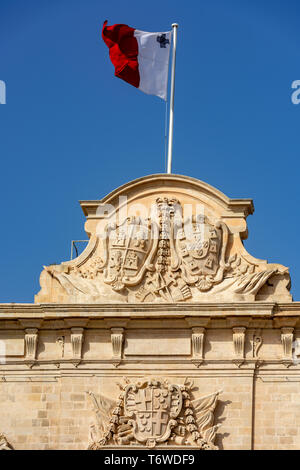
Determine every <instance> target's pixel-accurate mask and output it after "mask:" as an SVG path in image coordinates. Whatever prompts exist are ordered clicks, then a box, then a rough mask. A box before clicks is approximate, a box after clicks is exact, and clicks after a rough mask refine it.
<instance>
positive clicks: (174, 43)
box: [167, 23, 178, 174]
mask: <svg viewBox="0 0 300 470" xmlns="http://www.w3.org/2000/svg"><path fill="white" fill-rule="evenodd" d="M172 28H173V35H172V36H173V50H172V71H171V94H170V117H169V142H168V170H167V172H168V174H170V173H172V151H173V126H174V91H175V65H176V45H177V28H178V24H177V23H173V24H172Z"/></svg>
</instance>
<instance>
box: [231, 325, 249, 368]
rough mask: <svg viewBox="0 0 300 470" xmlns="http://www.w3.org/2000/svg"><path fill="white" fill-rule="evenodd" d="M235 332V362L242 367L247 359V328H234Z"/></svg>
mask: <svg viewBox="0 0 300 470" xmlns="http://www.w3.org/2000/svg"><path fill="white" fill-rule="evenodd" d="M232 332H233V335H232V336H233V348H234V354H235V358H234V359H233V362H234V363H235V364H237V366H238V367H240V366H241V365H242V364H243V362H244V359H245V332H246V328H245V327H244V326H238V327H234V328H232Z"/></svg>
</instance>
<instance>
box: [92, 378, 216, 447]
mask: <svg viewBox="0 0 300 470" xmlns="http://www.w3.org/2000/svg"><path fill="white" fill-rule="evenodd" d="M120 388H121V394H120V396H119V398H118V400H115V401H114V400H111V399H109V398H107V397H104V396H103V395H100V396H99V397H98V399H97V398H96V396H95V395H94V394H93V393H92V392H88V393H89V395H90V396H91V398H92V400H93V404H94V410H95V413H96V418H97V421H96V423H95V424H93V425H92V426H91V433H90V440H91V442H90V445H89V449H91V450H100V449H102V448H104V447H105V446H116V447H120V446H122V447H123V446H127V445H129V446H132V445H135V446H138V447H139V446H146V447H155V446H157V445H163V446H193V447H196V448H199V449H203V450H210V449H217V447H216V446H215V444H214V440H215V436H216V432H217V429H218V427H219V425H214V424H213V422H214V410H215V407H216V405H217V401H218V395H219V393H220V392H216V393H212V394H210V395H207V396H205V397H201V398H198V399H192V390H193V382H192V381H190V380H188V379H186V380H185V382H184V384H182V385H176V384H170V383H169V382H168V381H167V380H163V381H161V380H154V379H149V380H144V381H139V382H130V381H129V380H128V379H125V385H120Z"/></svg>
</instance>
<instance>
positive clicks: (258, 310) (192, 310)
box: [0, 302, 300, 320]
mask: <svg viewBox="0 0 300 470" xmlns="http://www.w3.org/2000/svg"><path fill="white" fill-rule="evenodd" d="M240 316H243V317H264V318H268V319H275V318H277V317H295V316H296V317H297V316H299V318H300V302H291V303H276V302H232V303H193V304H180V303H177V304H173V303H170V304H163V305H162V304H147V303H144V304H140V305H137V304H16V303H11V304H0V320H14V319H32V320H33V319H35V320H38V319H41V320H47V319H53V318H68V317H69V318H74V317H76V318H78V317H80V318H82V319H84V318H94V319H96V318H109V317H125V318H135V319H138V318H141V317H144V318H145V317H146V318H186V317H210V318H211V319H218V318H227V317H240Z"/></svg>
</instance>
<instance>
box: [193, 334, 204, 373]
mask: <svg viewBox="0 0 300 470" xmlns="http://www.w3.org/2000/svg"><path fill="white" fill-rule="evenodd" d="M204 339H205V328H192V362H193V363H194V364H195V365H196V366H197V367H199V366H200V365H201V364H202V362H203V350H204Z"/></svg>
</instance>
